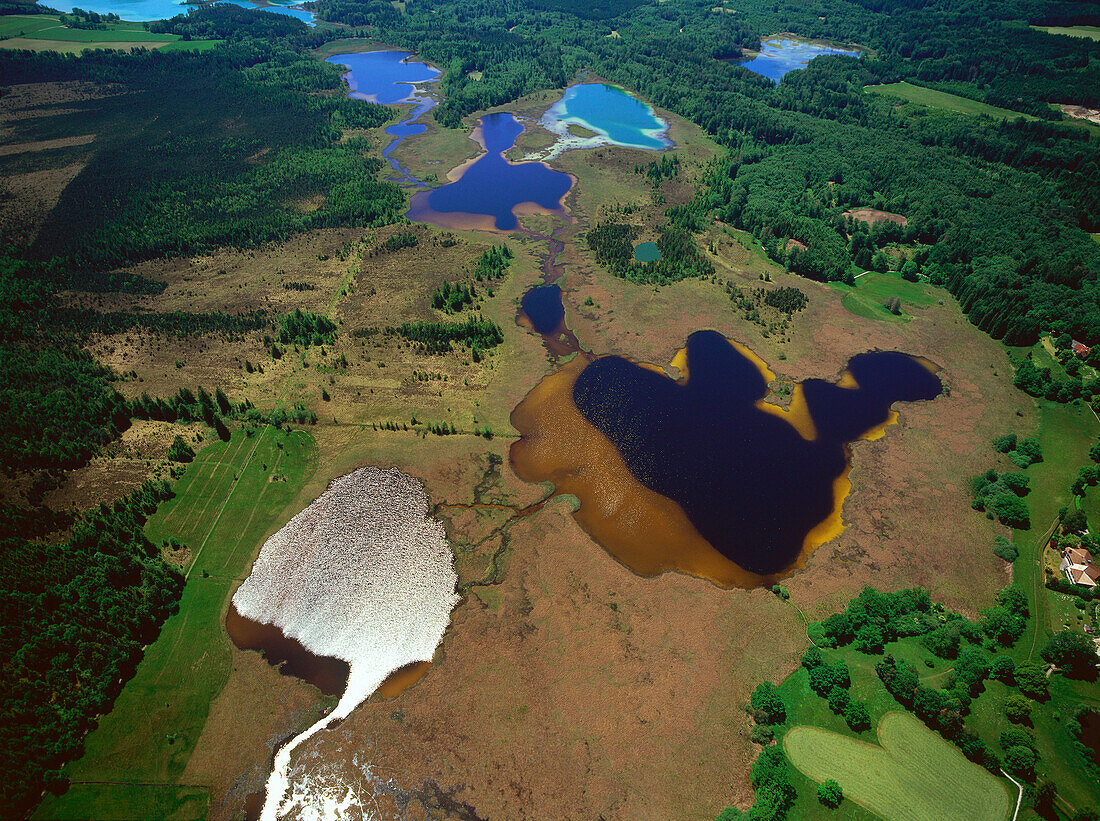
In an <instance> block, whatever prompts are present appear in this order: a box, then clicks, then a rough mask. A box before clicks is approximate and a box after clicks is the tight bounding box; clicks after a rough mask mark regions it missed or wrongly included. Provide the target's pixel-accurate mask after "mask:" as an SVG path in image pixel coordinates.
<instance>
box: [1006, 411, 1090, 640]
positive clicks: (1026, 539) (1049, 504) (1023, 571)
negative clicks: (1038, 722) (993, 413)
mask: <svg viewBox="0 0 1100 821" xmlns="http://www.w3.org/2000/svg"><path fill="white" fill-rule="evenodd" d="M1039 413H1040V421H1039V430H1038V433H1037V435H1038V437H1039V441H1040V443H1041V444H1042V446H1043V461H1042V462H1039V463H1038V464H1036V465H1032V466H1031V467H1030V468H1028V469H1027V474H1028V476H1029V477H1030V479H1031V493H1029V494H1028V496H1027V503H1028V507H1029V508H1030V510H1031V527H1030V528H1029V529H1027V530H1017V531H1015V532H1014V533H1013V540H1014V541H1015V542H1016V544H1017V545H1019V547H1020V558H1019V559H1017V560H1016V563H1015V565H1014V567H1013V572H1014V575H1015V579H1016V584H1018V585H1019V586H1020V587H1021V588H1023V589H1024V591H1025V592H1026V593H1027V594H1028V597H1029V598H1030V599H1031V601H1032V612H1033V615H1034V616H1035V618H1032V619H1031V620H1030V621H1029V622H1028V629H1027V632H1026V633H1024V635H1023V637H1022V638H1021V639H1020V642H1019V644H1018V645H1017V647H1018V648H1022V655H1023V658H1038V653H1039V650H1041V649H1042V646H1043V644H1044V643H1045V642H1046V637H1047V634H1048V632H1051V631H1054V630H1057V629H1060V627H1061V621H1060V620H1056V617H1055V614H1054V613H1053V612H1052V610H1051V608H1050V606H1049V602H1050V599H1049V596H1050V592H1049V591H1048V590H1047V589H1046V588H1045V587H1044V579H1043V571H1042V566H1041V562H1042V551H1043V546H1044V545H1045V544H1046V542H1047V534H1048V533H1049V531H1050V529H1051V527H1052V525H1053V524H1054V522H1055V520H1056V518H1057V516H1058V509H1059V508H1061V507H1063V506H1066V505H1070V504H1072V502H1073V497H1072V494H1071V493H1070V490H1069V488H1070V484H1071V483H1072V482H1073V477H1074V476H1076V475H1077V469H1078V468H1079V467H1080V466H1081V465H1084V464H1086V463H1087V462H1088V458H1089V457H1088V451H1089V448H1090V447H1091V446H1092V444H1093V442H1095V441H1096V435H1097V433H1098V432H1100V423H1097V421H1096V418H1095V417H1094V416H1093V415H1092V413H1091V412H1090V411H1089V410H1088V408H1086V407H1084V406H1083V405H1060V404H1058V403H1056V402H1048V401H1046V400H1040V402H1039ZM1021 433H1022V431H1021Z"/></svg>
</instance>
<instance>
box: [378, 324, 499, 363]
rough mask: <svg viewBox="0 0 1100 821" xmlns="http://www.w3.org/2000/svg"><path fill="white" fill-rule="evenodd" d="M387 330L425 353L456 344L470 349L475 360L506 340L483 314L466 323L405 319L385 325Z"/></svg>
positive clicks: (438, 351) (445, 350) (441, 351)
mask: <svg viewBox="0 0 1100 821" xmlns="http://www.w3.org/2000/svg"><path fill="white" fill-rule="evenodd" d="M385 333H386V334H388V335H397V336H400V337H402V338H404V339H406V340H408V341H409V342H413V343H415V344H416V346H417V348H418V350H419V351H420V352H421V353H424V354H444V353H449V352H450V351H451V350H453V346H454V344H455V343H457V344H459V345H461V346H462V347H464V348H469V349H470V350H471V353H472V355H473V359H474V361H475V362H479V361H481V355H482V353H483V352H484V351H488V350H492V349H493V348H495V347H496V346H497V345H499V344H501V343H502V342H503V341H504V331H503V329H502V328H501V327H500V326H499V325H497V324H496V323H495V322H493V320H491V319H486V318H485V317H483V316H481V315H477V316H471V317H469V318H468V319H467V320H466V321H464V322H404V323H402V324H401V325H399V326H397V327H392V328H386V330H385Z"/></svg>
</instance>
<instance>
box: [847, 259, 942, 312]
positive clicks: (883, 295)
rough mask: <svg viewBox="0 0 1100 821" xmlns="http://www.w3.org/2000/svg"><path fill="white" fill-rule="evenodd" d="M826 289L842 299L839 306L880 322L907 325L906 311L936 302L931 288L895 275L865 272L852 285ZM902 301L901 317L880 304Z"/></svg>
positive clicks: (925, 284)
mask: <svg viewBox="0 0 1100 821" xmlns="http://www.w3.org/2000/svg"><path fill="white" fill-rule="evenodd" d="M829 287H830V288H833V289H834V290H837V291H840V292H841V293H842V294H843V295H844V296H843V297H842V298H841V300H840V303H841V305H843V306H844V307H845V308H847V309H848V310H849V311H850V312H852V313H853V314H855V315H856V316H862V317H866V318H867V319H881V320H884V321H886V322H908V321H909V319H911V318H912V314H910V313H909V312H908V311H907V310H906V309H907V308H910V307H916V308H926V307H928V306H929V305H934V304H936V302H937V301H938V297H937V296H936V293H935V291H934V290H933V288H932V286H930V285H928V284H927V283H923V282H909V281H908V280H905V279H902V278H901V276H900V275H898V274H879V273H876V272H875V271H868V272H867V273H865V274H862V275H861V276H859V277H858V278H857V279H856V284H855V285H845V284H844V283H843V282H830V283H829ZM894 296H896V297H897V298H898V299H900V300H901V314H900V315H895V314H893V313H891V312H890V311H888V310H886V308H885V307H884V306H883V303H884V302H885V301H886V299H887V298H889V297H894Z"/></svg>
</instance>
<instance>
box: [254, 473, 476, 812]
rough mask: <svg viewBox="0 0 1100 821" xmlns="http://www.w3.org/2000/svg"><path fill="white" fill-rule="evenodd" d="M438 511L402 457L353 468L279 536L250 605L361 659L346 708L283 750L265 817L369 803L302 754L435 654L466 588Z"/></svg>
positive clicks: (259, 617)
mask: <svg viewBox="0 0 1100 821" xmlns="http://www.w3.org/2000/svg"><path fill="white" fill-rule="evenodd" d="M427 514H428V497H427V495H426V494H425V493H424V487H423V485H422V484H421V483H420V482H419V481H417V480H416V479H413V478H412V477H410V476H406V475H405V474H404V473H402V472H401V471H399V470H397V469H396V468H394V469H392V470H379V469H378V468H360V469H359V470H356V471H354V472H353V473H349V474H348V475H347V476H341V477H340V478H338V479H334V480H333V481H332V483H331V484H330V485H329V486H328V489H327V490H326V491H325V492H324V493H323V494H321V496H320V497H319V498H318V499H316V500H315V501H314V502H313V503H312V504H311V505H310V506H309V507H307V508H306V509H305V510H303V511H302V512H301V513H299V514H298V515H297V516H295V517H294V518H293V519H291V520H290V521H289V522H287V524H286V525H285V526H284V527H283V528H282V529H281V530H280V531H279V532H278V533H276V534H275V535H274V536H272V537H271V538H270V539H268V540H267V542H266V543H265V544H264V546H263V548H262V549H261V550H260V555H259V557H258V558H257V559H256V563H255V564H254V565H253V567H252V573H251V575H249V577H248V578H247V579H246V580H245V582H244V584H242V585H241V586H240V588H239V589H238V590H237V592H236V594H235V595H234V596H233V604H234V605H235V606H236V608H237V611H238V612H239V613H240V614H241V615H242V616H245V617H246V618H249V619H252V620H253V621H258V622H262V623H264V624H274V625H275V626H276V627H278V628H279V629H280V630H282V631H283V634H284V635H287V636H290V637H291V638H295V639H297V640H298V641H299V642H301V643H302V645H303V646H305V647H306V649H308V650H309V651H310V652H312V653H314V654H315V655H319V656H329V657H332V658H338V659H343V660H344V661H346V662H348V664H349V666H350V674H349V676H348V683H347V689H346V690H345V691H344V695H343V696H342V697H341V699H340V702H339V703H338V704H337V705H336V709H334V710H333V711H332V712H331V713H329V714H328V715H327V716H325V717H324V718H323V719H321V720H320V721H318V722H317V723H316V724H314V725H313V726H312V727H310V728H309V729H308V730H306V731H305V732H303V733H301V734H300V735H298V736H296V737H295V738H294V739H292V740H291V741H290V742H288V743H287V744H286V745H284V746H283V747H282V749H280V750H279V752H278V754H277V755H276V756H275V765H274V768H273V769H272V772H271V775H270V777H269V778H268V782H267V795H266V798H265V800H264V809H263V814H262V815H261V818H262V819H263V821H276V819H279V818H282V817H283V816H284V815H285V814H286V813H288V812H290V811H291V810H292V809H297V810H298V813H297V815H298V816H299V817H301V818H341V817H345V815H346V812H347V810H348V809H349V808H351V807H356V809H359V807H358V806H357V805H356V803H355V802H356V801H357V800H358V796H357V794H356V793H355V790H354V789H350V788H348V789H346V790H344V789H339V788H338V787H339V786H340V785H333V787H337V788H336V789H333V788H330V787H328V786H325V785H326V784H329V785H331V784H332V782H331V780H330V779H318V778H316V777H311V776H310V774H309V773H301V774H300V777H294V776H295V773H292V768H291V760H290V759H291V756H292V754H293V753H294V751H295V750H296V749H297V748H298V747H300V746H301V745H302V744H304V743H305V742H306V741H307V740H309V739H310V738H311V737H312V736H314V735H316V734H317V733H319V732H321V731H322V730H324V729H325V728H326V727H327V726H328V725H330V724H331V723H333V722H335V721H339V720H341V719H344V718H346V717H347V716H348V715H349V714H350V713H351V711H352V710H354V709H355V707H356V706H358V705H359V704H360V703H361V702H362V701H363V700H364V699H366V698H367V697H368V696H369V695H370V694H371V693H373V692H374V691H375V690H376V689H377V688H378V686H379V685H380V684H381V683H382V682H383V681H385V679H386V677H387V676H388V675H389V674H390V673H392V672H393V671H394V670H397V669H398V668H400V667H403V666H405V665H406V664H411V663H413V662H417V661H431V659H432V655H433V653H434V652H435V648H436V646H437V645H438V644H439V642H440V640H441V639H442V638H443V633H444V631H445V630H446V629H447V625H448V623H449V622H450V618H451V610H452V609H453V608H454V606H455V604H457V603H458V600H459V597H458V596H457V595H456V594H455V583H456V582H457V581H458V577H457V576H456V575H455V571H454V557H453V555H452V553H451V549H450V546H449V545H448V544H447V540H446V535H445V533H444V530H443V525H442V524H440V523H439V522H438V521H436V520H434V519H431V518H429V517H428V515H427ZM294 769H295V770H297V769H298V768H297V767H295V768H294Z"/></svg>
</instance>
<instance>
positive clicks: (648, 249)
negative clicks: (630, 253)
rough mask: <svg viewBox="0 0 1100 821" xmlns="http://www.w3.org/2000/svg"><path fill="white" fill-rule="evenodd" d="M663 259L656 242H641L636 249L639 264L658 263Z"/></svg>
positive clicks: (635, 256)
mask: <svg viewBox="0 0 1100 821" xmlns="http://www.w3.org/2000/svg"><path fill="white" fill-rule="evenodd" d="M660 258H661V252H660V251H658V250H657V243H655V242H640V243H638V246H637V247H636V248H635V249H634V259H636V260H638V262H656V261H657V260H659V259H660Z"/></svg>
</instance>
